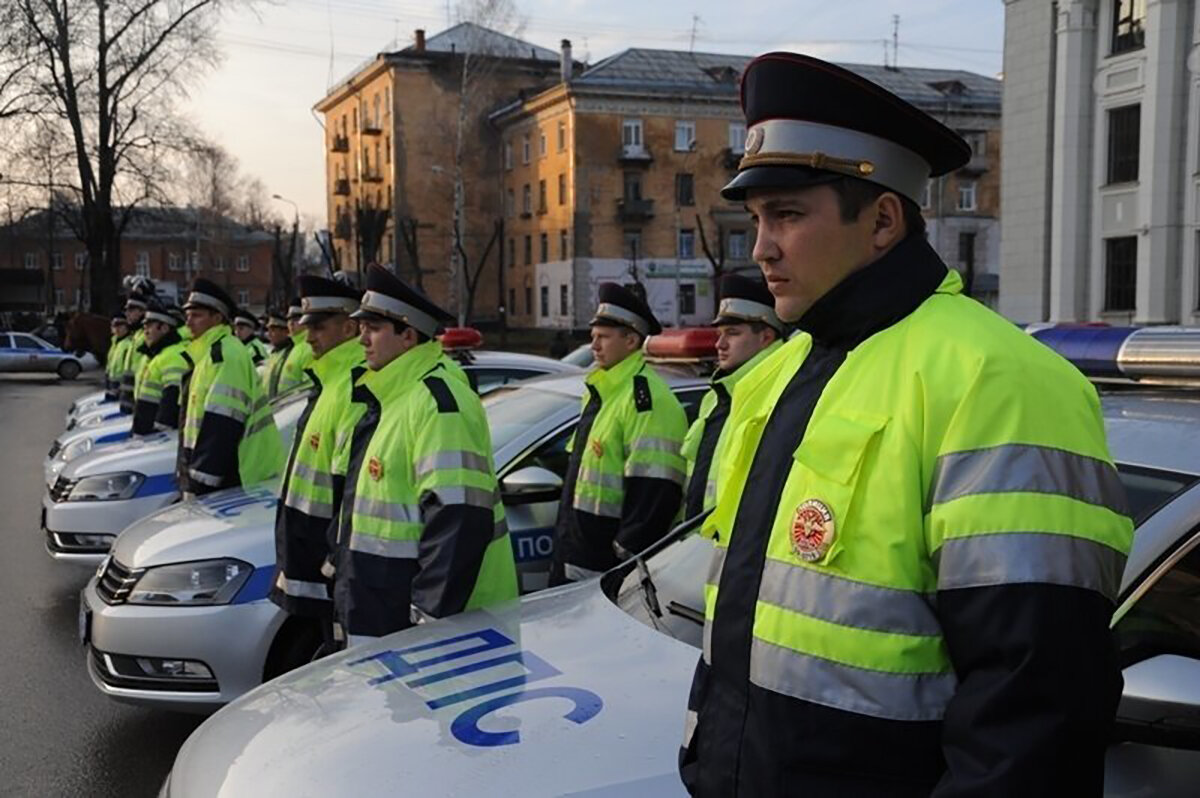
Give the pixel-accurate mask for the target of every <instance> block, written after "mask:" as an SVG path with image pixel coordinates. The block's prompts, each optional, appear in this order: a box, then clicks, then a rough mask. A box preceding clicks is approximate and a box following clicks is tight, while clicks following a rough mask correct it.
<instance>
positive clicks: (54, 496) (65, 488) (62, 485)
mask: <svg viewBox="0 0 1200 798" xmlns="http://www.w3.org/2000/svg"><path fill="white" fill-rule="evenodd" d="M76 482H77V480H73V479H67V478H66V477H64V476H63V475H62V474H59V475H58V479H56V480H55V481H54V486H53V487H52V488H50V501H52V502H54V503H55V504H57V503H58V502H62V501H66V500H67V497H68V496H70V495H71V488H73V487H75V483H76Z"/></svg>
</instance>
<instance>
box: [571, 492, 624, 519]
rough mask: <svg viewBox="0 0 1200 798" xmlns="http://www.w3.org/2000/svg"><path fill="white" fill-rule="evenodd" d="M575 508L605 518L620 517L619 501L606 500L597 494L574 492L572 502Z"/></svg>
mask: <svg viewBox="0 0 1200 798" xmlns="http://www.w3.org/2000/svg"><path fill="white" fill-rule="evenodd" d="M573 504H574V506H575V509H576V510H581V511H583V512H585V513H591V514H592V515H599V516H603V517H605V518H620V517H621V502H606V501H604V500H603V499H601V498H600V497H598V496H580V495H579V494H578V493H576V494H575V499H574V502H573Z"/></svg>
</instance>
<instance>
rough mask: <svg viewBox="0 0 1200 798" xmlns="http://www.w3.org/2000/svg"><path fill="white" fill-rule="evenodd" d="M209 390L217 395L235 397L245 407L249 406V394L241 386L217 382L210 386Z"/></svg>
mask: <svg viewBox="0 0 1200 798" xmlns="http://www.w3.org/2000/svg"><path fill="white" fill-rule="evenodd" d="M211 392H212V393H214V394H216V395H217V396H228V397H229V398H230V399H236V400H237V401H239V402H241V403H242V404H244V405H246V406H247V407H249V406H250V394H248V393H246V392H245V391H243V390H242V389H241V388H235V387H233V386H232V385H225V384H224V383H219V384H217V385H214V386H213V387H212V391H211Z"/></svg>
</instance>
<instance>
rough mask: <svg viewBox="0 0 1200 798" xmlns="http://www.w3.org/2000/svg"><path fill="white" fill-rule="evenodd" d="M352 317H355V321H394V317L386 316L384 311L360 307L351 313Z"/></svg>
mask: <svg viewBox="0 0 1200 798" xmlns="http://www.w3.org/2000/svg"><path fill="white" fill-rule="evenodd" d="M350 318H352V319H354V320H355V321H392V319H390V318H388V317H387V316H384V315H383V314H382V313H375V312H374V311H370V310H364V309H363V308H359V309H358V310H356V311H354V312H353V313H351V314H350Z"/></svg>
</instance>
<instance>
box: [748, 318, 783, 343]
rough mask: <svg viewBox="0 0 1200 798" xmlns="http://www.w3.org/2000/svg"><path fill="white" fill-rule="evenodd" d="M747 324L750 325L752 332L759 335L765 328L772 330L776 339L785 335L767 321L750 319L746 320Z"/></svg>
mask: <svg viewBox="0 0 1200 798" xmlns="http://www.w3.org/2000/svg"><path fill="white" fill-rule="evenodd" d="M746 324H747V325H748V326H749V327H750V332H752V333H754V334H755V335H758V334H759V333H761V332H762V331H763V330H770V331H771V332H773V333H775V340H777V341H778V340H779V339H780V338H782V337H783V336H782V335H781V334H780V332H779V330H776V329H775V328H774V327H772V326H771V325H770V324H767V323H766V322H765V321H748V322H746Z"/></svg>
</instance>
